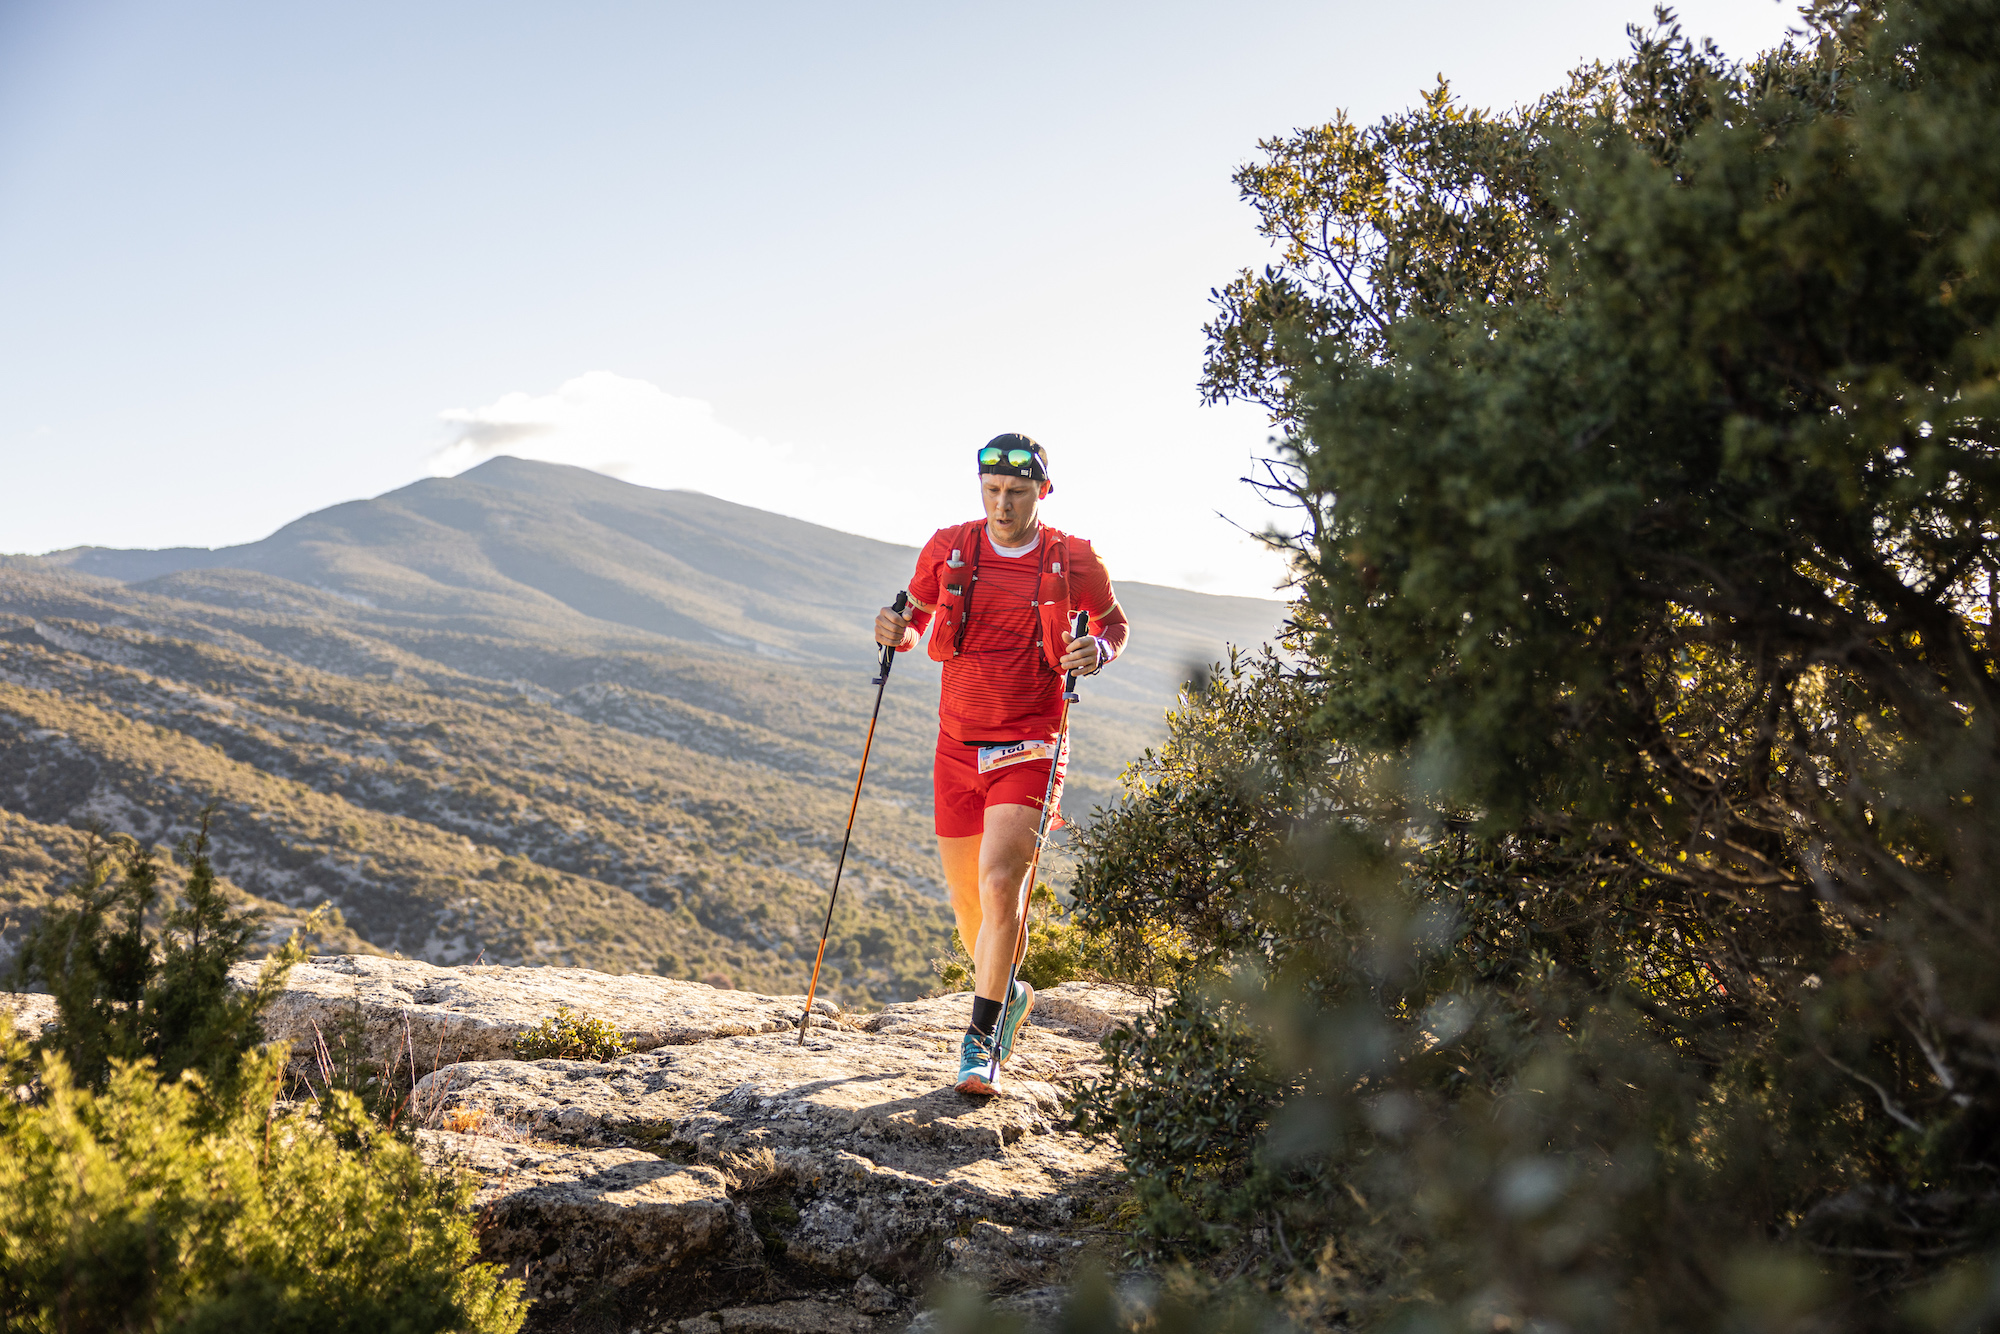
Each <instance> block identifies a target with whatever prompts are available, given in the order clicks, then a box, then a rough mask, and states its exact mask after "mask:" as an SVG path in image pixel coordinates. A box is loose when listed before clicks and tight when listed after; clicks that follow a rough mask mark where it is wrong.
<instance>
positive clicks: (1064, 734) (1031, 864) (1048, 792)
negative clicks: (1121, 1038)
mask: <svg viewBox="0 0 2000 1334" xmlns="http://www.w3.org/2000/svg"><path fill="white" fill-rule="evenodd" d="M1089 632H1090V614H1089V613H1088V612H1081V611H1080V612H1078V613H1077V614H1076V624H1075V626H1073V627H1072V633H1071V634H1070V638H1071V639H1072V640H1077V639H1081V638H1083V637H1084V636H1085V635H1086V634H1088V633H1089ZM1074 703H1076V673H1075V672H1071V673H1070V674H1069V675H1067V676H1065V677H1064V678H1063V696H1062V711H1061V712H1060V713H1059V714H1058V715H1057V716H1056V753H1055V755H1054V757H1053V758H1052V759H1050V760H1049V785H1048V787H1047V788H1045V789H1044V790H1043V792H1042V818H1041V819H1040V820H1039V821H1037V822H1036V824H1035V850H1034V852H1033V854H1032V855H1030V856H1029V858H1028V873H1027V874H1026V875H1024V876H1022V877H1021V889H1020V893H1019V894H1017V895H1016V896H1015V902H1016V905H1017V906H1018V907H1019V909H1020V919H1021V930H1020V933H1019V934H1018V935H1016V936H1015V937H1014V953H1013V955H1012V958H1013V962H1012V963H1010V964H1009V965H1008V966H1007V985H1006V986H1005V987H1004V988H1002V990H1001V992H1000V1003H1001V1004H1002V1005H1005V1004H1006V1003H1007V1002H1008V1001H1010V1000H1012V999H1013V998H1014V975H1015V974H1016V973H1018V972H1020V971H1021V956H1022V955H1023V954H1024V953H1026V951H1025V950H1024V949H1023V948H1022V947H1023V946H1024V945H1026V944H1027V943H1028V906H1029V904H1031V903H1032V902H1033V901H1034V894H1035V875H1036V873H1037V872H1038V871H1039V870H1040V869H1041V866H1042V848H1043V847H1044V846H1045V845H1046V844H1047V843H1048V841H1049V816H1050V814H1051V812H1052V808H1053V807H1054V805H1055V800H1056V773H1057V770H1058V768H1059V766H1060V765H1061V764H1062V761H1063V751H1064V750H1066V749H1067V748H1068V746H1069V706H1070V705H1072V704H1074ZM998 1078H1000V1044H999V1042H998V1041H996V1042H994V1044H993V1055H992V1056H990V1057H988V1058H987V1061H986V1082H987V1084H989V1085H991V1084H992V1083H993V1082H994V1081H995V1080H997V1079H998Z"/></svg>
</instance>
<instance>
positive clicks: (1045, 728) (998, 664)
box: [875, 435, 1128, 1094]
mask: <svg viewBox="0 0 2000 1334" xmlns="http://www.w3.org/2000/svg"><path fill="white" fill-rule="evenodd" d="M1054 489H1055V488H1054V487H1053V486H1052V485H1051V484H1050V482H1049V465H1048V454H1047V452H1046V451H1045V450H1044V449H1043V448H1042V447H1041V446H1040V445H1038V444H1036V443H1035V442H1034V441H1032V440H1030V439H1028V438H1027V437H1026V436H1023V435H1002V436H996V437H995V438H994V439H993V440H992V441H991V442H990V443H988V444H987V445H986V447H985V448H983V449H981V450H980V451H979V496H980V500H981V502H982V503H983V504H984V506H985V509H986V518H985V519H984V521H976V520H975V521H973V522H971V523H965V524H957V525H954V526H952V527H950V528H940V529H938V531H937V532H936V533H935V534H933V535H932V537H931V540H930V541H929V542H927V543H925V544H924V549H923V552H922V553H921V554H920V555H918V557H917V569H916V573H915V574H914V575H912V576H911V577H910V607H911V613H910V615H909V616H907V617H905V616H900V615H898V614H897V613H896V612H895V611H893V610H891V609H890V608H888V607H884V608H883V609H882V610H881V612H880V613H879V614H877V616H876V617H875V638H876V640H877V642H879V643H882V644H885V645H888V646H891V647H893V648H895V649H897V650H898V651H900V652H907V651H908V650H910V649H912V648H914V647H915V646H916V644H917V642H918V640H919V639H920V638H921V637H922V635H923V632H924V630H925V628H926V627H928V628H929V629H930V654H931V656H932V657H933V658H936V659H937V660H938V661H939V662H941V663H943V664H944V680H943V685H942V688H941V689H940V691H939V695H938V741H937V757H936V760H935V762H934V764H933V766H932V770H931V773H932V783H933V787H934V790H935V793H936V798H937V801H936V805H937V815H936V827H937V836H938V853H939V855H940V856H941V857H942V858H943V860H944V877H945V883H946V884H947V885H948V886H949V887H950V890H951V908H952V912H953V913H954V914H955V915H956V916H957V918H958V932H959V935H960V937H961V938H963V939H964V941H965V942H966V946H967V948H968V949H970V950H971V951H972V963H973V989H972V997H973V999H972V1023H971V1025H970V1026H969V1027H968V1028H967V1029H966V1033H965V1042H964V1046H963V1050H962V1052H961V1054H960V1060H959V1072H958V1091H959V1092H961V1093H972V1094H993V1093H997V1092H999V1089H998V1087H997V1081H989V1080H988V1079H987V1078H986V1071H987V1069H988V1067H989V1064H991V1058H992V1057H993V1056H995V1055H996V1054H997V1056H998V1057H999V1059H1000V1060H1002V1061H1004V1060H1006V1059H1007V1057H1008V1056H1010V1055H1012V1054H1013V1050H1014V1038H1015V1036H1016V1035H1017V1034H1018V1033H1019V1032H1020V1029H1021V1025H1022V1023H1024V1022H1025V1021H1026V1020H1027V1017H1028V1011H1029V1010H1031V1009H1032V1008H1034V1004H1035V993H1034V989H1033V988H1032V987H1030V986H1028V984H1027V983H1025V982H1020V981H1016V982H1015V984H1014V990H1013V993H1012V994H1011V995H1009V996H1004V997H1003V996H1002V995H1001V992H1002V991H1003V990H1004V989H1005V988H1006V986H1007V978H1008V975H1009V974H1010V973H1011V972H1012V971H1013V968H1014V964H1015V962H1016V961H1017V960H1018V959H1019V957H1020V955H1019V951H1020V950H1021V948H1022V947H1023V945H1024V944H1025V943H1026V942H1025V939H1024V935H1023V933H1022V931H1021V913H1022V911H1023V909H1024V907H1025V904H1024V903H1023V902H1022V896H1021V888H1022V886H1021V881H1022V879H1023V877H1024V876H1026V874H1027V870H1028V863H1029V861H1030V859H1031V858H1032V857H1033V856H1034V851H1035V830H1036V826H1037V825H1038V824H1039V822H1040V820H1041V814H1042V796H1043V793H1044V792H1045V791H1047V789H1048V786H1049V771H1050V768H1051V766H1053V767H1054V769H1055V773H1056V784H1055V795H1054V798H1053V801H1054V805H1055V806H1056V808H1057V809H1060V807H1061V804H1062V774H1063V770H1064V768H1065V767H1066V766H1067V764H1068V760H1069V753H1068V746H1067V739H1066V738H1060V737H1058V736H1057V734H1056V732H1057V725H1058V718H1059V716H1060V712H1061V707H1062V682H1063V675H1064V674H1065V673H1067V672H1076V673H1078V674H1080V675H1089V674H1090V673H1092V672H1095V671H1097V670H1099V669H1100V668H1102V667H1103V666H1104V665H1105V664H1106V663H1108V662H1110V661H1111V660H1112V659H1113V658H1116V657H1117V656H1118V654H1119V652H1120V651H1121V650H1123V648H1124V647H1125V639H1126V634H1127V630H1128V627H1127V625H1126V621H1125V613H1124V611H1123V610H1122V609H1121V608H1120V607H1119V605H1118V599H1117V596H1116V595H1115V594H1114V593H1113V592H1112V589H1111V576H1110V575H1108V574H1106V573H1105V570H1104V563H1103V562H1102V561H1100V560H1099V559H1098V558H1097V553H1096V552H1095V551H1093V550H1091V546H1090V543H1088V542H1086V541H1084V540H1083V539H1082V538H1080V537H1070V536H1069V535H1067V534H1065V533H1060V532H1057V531H1056V530H1055V529H1053V528H1051V527H1049V526H1048V525H1046V524H1044V523H1041V522H1040V521H1039V519H1038V518H1037V516H1036V507H1037V505H1038V504H1039V503H1040V502H1041V500H1042V499H1043V498H1044V497H1046V496H1047V495H1048V494H1049V492H1050V491H1052V490H1054ZM1078 611H1085V612H1088V613H1089V614H1090V633H1089V634H1087V635H1085V636H1084V637H1083V638H1081V639H1075V638H1071V635H1070V631H1071V629H1072V628H1073V625H1074V622H1075V619H1076V613H1077V612H1078ZM1059 743H1060V746H1059ZM1059 749H1060V753H1058V751H1059ZM1050 817H1051V827H1054V824H1055V822H1056V820H1057V818H1058V817H1057V816H1056V813H1055V811H1051V812H1050Z"/></svg>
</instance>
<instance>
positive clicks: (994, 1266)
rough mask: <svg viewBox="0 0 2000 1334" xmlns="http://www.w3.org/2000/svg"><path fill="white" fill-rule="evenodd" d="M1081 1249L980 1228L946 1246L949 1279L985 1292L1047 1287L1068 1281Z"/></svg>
mask: <svg viewBox="0 0 2000 1334" xmlns="http://www.w3.org/2000/svg"><path fill="white" fill-rule="evenodd" d="M1082 1248H1083V1243H1082V1242H1081V1241H1077V1240H1073V1239H1070V1238H1066V1237H1058V1236H1052V1235H1050V1234H1049V1233H1046V1232H1031V1231H1029V1230H1028V1229H1026V1228H1017V1227H1008V1226H1007V1225H1006V1224H1004V1223H994V1222H979V1223H975V1224H973V1225H972V1229H971V1231H969V1232H967V1233H966V1235H965V1236H963V1237H953V1238H952V1239H951V1240H950V1241H948V1242H946V1243H945V1249H946V1250H947V1251H948V1252H950V1254H951V1274H950V1277H951V1278H952V1279H953V1280H954V1281H957V1282H961V1283H970V1284H972V1285H973V1286H974V1287H977V1288H981V1289H984V1290H987V1291H992V1290H995V1289H1000V1290H1006V1291H1013V1290H1017V1289H1021V1288H1027V1287H1046V1286H1048V1285H1050V1284H1053V1283H1060V1282H1062V1281H1063V1280H1065V1279H1067V1278H1068V1277H1069V1273H1070V1270H1071V1269H1072V1268H1073V1267H1074V1266H1075V1263H1076V1259H1077V1255H1078V1253H1079V1252H1080V1251H1081V1250H1082Z"/></svg>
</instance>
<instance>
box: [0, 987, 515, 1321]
mask: <svg viewBox="0 0 2000 1334" xmlns="http://www.w3.org/2000/svg"><path fill="white" fill-rule="evenodd" d="M285 1059H286V1052H285V1049H284V1047H283V1046H282V1045H279V1046H275V1047H272V1048H270V1049H268V1050H266V1051H263V1052H257V1053H251V1054H249V1055H248V1056H246V1057H245V1058H244V1060H243V1063H242V1067H241V1071H240V1075H241V1077H240V1078H239V1079H237V1080H236V1081H235V1088H234V1091H233V1092H232V1091H229V1090H226V1089H223V1088H221V1087H219V1086H215V1085H211V1084H210V1083H209V1082H208V1081H207V1080H205V1079H204V1078H202V1076H201V1075H200V1074H198V1073H196V1072H195V1071H194V1070H191V1069H190V1070H188V1071H186V1072H184V1073H183V1074H182V1075H181V1076H180V1077H179V1078H178V1079H175V1080H170V1081H167V1080H162V1079H161V1078H160V1077H159V1075H158V1072H157V1069H156V1068H155V1067H154V1065H153V1064H152V1063H151V1062H148V1061H126V1060H123V1059H114V1060H113V1061H112V1064H111V1067H110V1071H109V1074H108V1076H107V1079H106V1084H105V1087H104V1089H103V1090H102V1091H101V1092H94V1091H92V1090H91V1089H89V1088H87V1087H85V1086H83V1085H81V1084H79V1083H78V1082H77V1081H76V1080H75V1079H74V1078H73V1077H72V1075H71V1073H70V1069H69V1065H68V1062H67V1061H66V1060H65V1059H64V1058H63V1057H62V1055H61V1054H59V1053H53V1052H52V1053H46V1054H44V1055H43V1056H41V1057H40V1058H39V1059H37V1058H35V1057H33V1056H31V1054H30V1053H29V1050H28V1048H27V1045H26V1044H25V1043H24V1042H22V1041H21V1039H20V1038H19V1036H17V1035H16V1034H15V1033H14V1031H13V1028H12V1025H11V1023H10V1022H0V1076H4V1079H0V1083H4V1084H5V1085H6V1086H8V1087H14V1086H18V1085H21V1084H31V1085H32V1084H37V1083H38V1084H39V1088H40V1092H41V1096H40V1098H39V1100H38V1101H34V1102H20V1101H16V1100H15V1099H13V1098H5V1099H0V1217H4V1218H5V1219H6V1220H7V1223H6V1227H5V1229H4V1230H0V1311H4V1312H6V1323H7V1328H9V1329H13V1330H23V1331H37V1332H38V1334H39V1332H46V1334H57V1332H59V1331H60V1332H63V1334H68V1332H69V1331H85V1330H140V1329H167V1328H172V1329H176V1330H188V1331H205V1332H207V1334H222V1332H223V1331H242V1332H243V1334H249V1332H250V1331H267V1330H282V1331H306V1330H311V1331H315V1334H335V1332H342V1334H344V1332H347V1331H352V1334H374V1332H375V1331H380V1330H395V1331H399V1334H428V1332H429V1331H438V1332H439V1334H442V1332H443V1331H447V1330H449V1331H466V1332H468V1334H513V1332H514V1331H515V1330H518V1329H519V1328H520V1326H521V1322H522V1319H523V1318H524V1315H525V1307H524V1304H523V1302H522V1299H521V1284H520V1283H519V1282H509V1281H503V1280H502V1279H501V1278H500V1275H499V1271H498V1270H497V1269H495V1268H494V1267H493V1266H491V1265H483V1264H475V1263H473V1261H474V1259H475V1257H476V1255H477V1251H478V1245H477V1242H476V1240H475V1238H474V1236H473V1229H472V1220H471V1217H470V1214H469V1210H468V1206H469V1204H470V1200H471V1194H472V1190H473V1187H472V1185H471V1184H470V1182H469V1181H465V1180H459V1179H452V1178H445V1177H439V1176H435V1175H433V1174H432V1173H431V1172H430V1171H429V1170H428V1169H427V1168H426V1167H425V1166H424V1164H423V1162H422V1160H421V1159H420V1158H419V1157H418V1156H417V1152H416V1150H415V1149H414V1148H413V1147H412V1146H411V1145H409V1144H407V1143H405V1142H403V1141H402V1140H400V1139H398V1138H397V1137H396V1136H395V1135H393V1134H391V1133H390V1132H388V1131H386V1130H385V1129H383V1128H382V1127H380V1126H378V1125H377V1124H376V1123H375V1122H374V1121H372V1120H371V1119H370V1118H369V1116H368V1115H367V1113H366V1112H365V1111H364V1110H363V1108H362V1106H361V1103H360V1101H359V1100H358V1099H357V1098H355V1097H354V1096H353V1095H352V1094H350V1093H345V1092H341V1093H336V1094H335V1095H333V1096H332V1097H331V1098H329V1099H327V1100H326V1102H325V1103H324V1104H322V1105H321V1106H320V1107H319V1108H317V1109H316V1110H315V1111H314V1112H313V1113H310V1114H307V1113H295V1112H282V1111H280V1110H278V1108H277V1107H276V1105H275V1104H274V1101H273V1094H274V1092H275V1090H276V1089H277V1087H278V1084H279V1081H280V1077H281V1071H282V1070H283V1067H284V1063H285Z"/></svg>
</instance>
